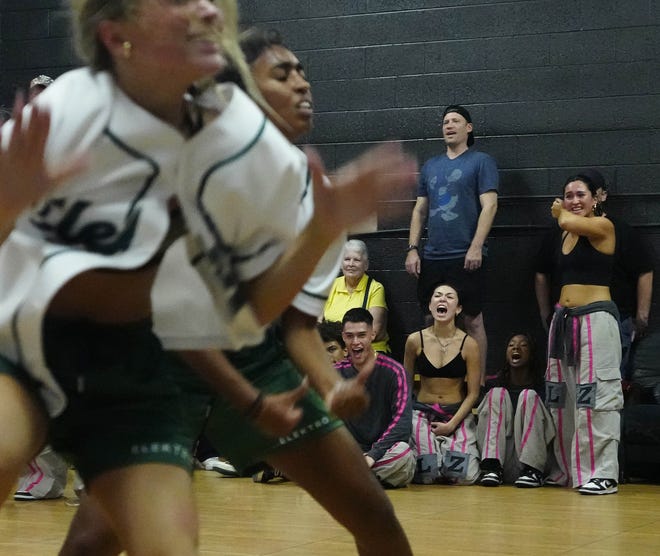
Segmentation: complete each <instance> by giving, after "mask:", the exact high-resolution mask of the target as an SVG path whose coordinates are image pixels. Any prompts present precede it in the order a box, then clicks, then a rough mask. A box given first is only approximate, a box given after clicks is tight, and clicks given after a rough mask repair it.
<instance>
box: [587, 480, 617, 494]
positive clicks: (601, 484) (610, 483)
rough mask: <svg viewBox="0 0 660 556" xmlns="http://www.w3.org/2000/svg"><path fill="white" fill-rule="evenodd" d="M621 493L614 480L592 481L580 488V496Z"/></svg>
mask: <svg viewBox="0 0 660 556" xmlns="http://www.w3.org/2000/svg"><path fill="white" fill-rule="evenodd" d="M618 491H619V488H618V486H617V483H616V481H615V480H614V479H591V481H589V482H588V483H587V484H584V485H582V486H581V487H580V488H578V492H579V493H580V494H614V493H616V492H618Z"/></svg>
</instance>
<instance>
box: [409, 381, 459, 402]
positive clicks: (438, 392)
mask: <svg viewBox="0 0 660 556" xmlns="http://www.w3.org/2000/svg"><path fill="white" fill-rule="evenodd" d="M464 388H465V381H464V380H463V379H462V378H428V377H422V382H421V385H420V389H419V392H418V393H417V401H418V402H420V403H425V404H429V405H432V404H435V403H437V404H442V405H449V404H454V403H461V402H462V401H463V399H464V398H465V395H464Z"/></svg>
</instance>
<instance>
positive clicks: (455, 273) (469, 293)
mask: <svg viewBox="0 0 660 556" xmlns="http://www.w3.org/2000/svg"><path fill="white" fill-rule="evenodd" d="M464 264H465V258H464V257H461V258H459V259H443V260H440V261H433V260H429V259H422V268H421V272H420V274H419V280H418V281H417V298H418V299H419V304H420V305H421V307H422V310H424V311H428V307H429V300H430V299H431V294H432V293H433V288H434V287H435V286H437V285H439V284H443V283H445V284H448V285H450V286H452V287H453V288H455V289H456V290H457V291H458V298H459V301H460V304H461V306H462V307H463V313H465V314H466V315H468V316H470V317H476V316H477V315H478V314H479V313H481V310H482V307H483V296H482V292H483V290H484V279H483V273H484V266H485V264H486V258H485V257H484V259H483V260H482V264H481V266H480V267H479V268H478V269H477V270H465V268H463V266H464Z"/></svg>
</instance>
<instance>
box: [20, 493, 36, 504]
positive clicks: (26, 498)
mask: <svg viewBox="0 0 660 556" xmlns="http://www.w3.org/2000/svg"><path fill="white" fill-rule="evenodd" d="M14 500H20V501H22V502H31V501H33V500H39V498H35V497H34V496H32V495H31V494H29V493H27V492H17V493H15V494H14Z"/></svg>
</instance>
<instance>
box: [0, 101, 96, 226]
mask: <svg viewBox="0 0 660 556" xmlns="http://www.w3.org/2000/svg"><path fill="white" fill-rule="evenodd" d="M24 108H25V101H24V99H23V95H22V94H20V93H19V94H18V95H16V100H15V102H14V109H13V113H12V118H13V122H12V123H10V124H5V125H10V126H13V127H12V129H11V130H9V131H7V130H5V133H9V138H8V140H7V141H4V142H3V144H5V143H6V145H5V146H4V147H3V148H0V222H4V223H7V222H13V221H14V220H15V219H16V217H17V216H18V215H19V214H20V213H21V212H23V211H24V210H25V209H27V208H29V207H30V206H32V205H33V204H34V203H36V202H37V201H38V200H39V199H41V198H42V197H43V196H44V195H46V194H47V193H49V192H50V191H52V190H53V189H54V188H55V187H57V186H58V185H59V184H61V183H62V182H63V181H65V180H67V179H68V178H70V177H71V176H72V175H74V174H76V173H78V172H79V171H80V170H81V169H82V168H83V167H84V165H85V161H84V158H82V157H80V156H78V157H76V158H74V159H72V160H71V161H70V162H68V163H67V164H66V165H65V166H62V167H59V168H49V167H48V166H47V164H46V160H45V149H46V141H47V139H48V134H49V132H50V113H49V112H48V110H47V109H45V108H43V107H39V106H38V105H37V104H32V105H30V106H29V107H28V108H27V109H26V110H24Z"/></svg>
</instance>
